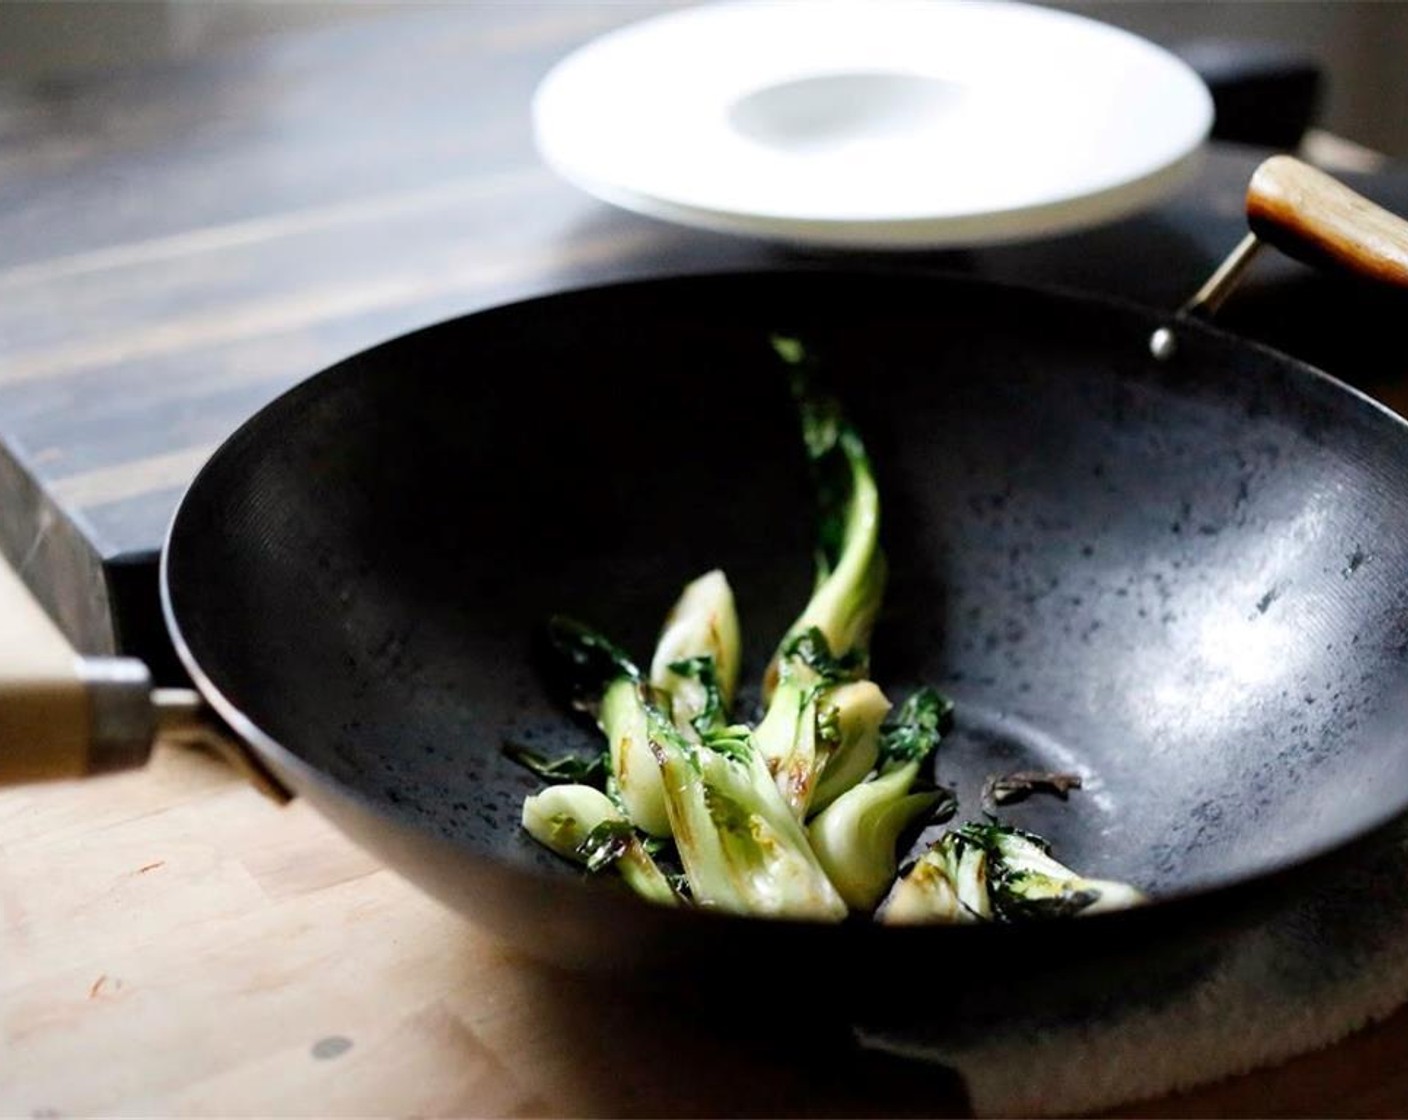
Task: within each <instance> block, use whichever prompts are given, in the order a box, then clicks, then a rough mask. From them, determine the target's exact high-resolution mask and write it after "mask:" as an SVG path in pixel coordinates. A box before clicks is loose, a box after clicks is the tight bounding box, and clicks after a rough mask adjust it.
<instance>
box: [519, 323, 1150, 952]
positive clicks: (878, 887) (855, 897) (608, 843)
mask: <svg viewBox="0 0 1408 1120" xmlns="http://www.w3.org/2000/svg"><path fill="white" fill-rule="evenodd" d="M771 343H772V347H773V350H774V352H775V353H776V354H777V356H778V358H779V359H780V360H781V366H782V371H783V373H785V375H786V376H787V377H788V380H789V385H790V388H791V391H792V396H793V400H794V401H795V403H796V406H797V412H798V415H799V418H800V421H801V434H802V439H803V445H804V447H805V449H806V454H807V459H808V462H809V464H810V467H811V472H812V477H813V482H814V489H815V493H816V498H817V550H816V571H815V583H814V586H813V590H812V593H811V596H810V598H809V599H808V601H807V602H806V604H805V605H804V606H803V608H802V610H801V611H800V613H799V614H798V615H797V617H796V620H795V621H794V622H793V624H792V625H791V626H790V627H789V628H788V630H787V632H786V633H785V634H784V635H783V636H782V638H781V639H780V640H779V641H778V643H777V646H776V650H775V653H774V654H773V657H772V659H771V661H770V662H769V664H768V666H767V668H766V671H765V672H764V674H763V679H762V681H761V682H760V693H761V695H762V697H763V701H764V704H765V709H764V711H763V715H762V718H761V719H760V720H759V722H758V723H757V724H756V725H755V726H750V725H749V724H747V723H744V722H739V721H738V720H737V719H736V718H735V713H734V705H735V701H736V698H737V694H738V687H739V677H740V671H741V665H742V649H743V645H742V640H741V635H740V627H739V620H738V614H737V608H736V605H735V602H734V597H733V592H732V589H731V588H730V586H729V583H728V580H727V578H726V577H725V575H724V573H723V572H721V571H717V570H715V571H710V572H707V573H705V574H704V575H702V576H700V577H699V578H697V579H695V580H693V581H692V582H690V583H688V584H687V585H686V586H685V587H684V589H683V590H682V592H681V593H680V595H679V598H678V600H677V602H676V603H675V605H674V606H673V607H672V608H671V610H670V611H669V612H668V614H667V616H666V618H665V621H664V624H663V626H662V627H661V631H660V634H659V637H658V639H657V641H656V645H655V649H654V651H653V653H652V656H651V658H650V661H649V665H650V669H649V673H648V674H646V673H643V672H642V671H641V670H640V668H638V665H637V662H635V661H634V660H633V659H632V657H631V655H630V654H628V653H627V652H626V651H624V650H623V649H621V648H620V647H619V646H617V645H616V644H614V643H613V642H612V641H611V640H610V639H609V638H608V637H606V636H605V635H603V634H601V633H599V632H598V631H596V630H594V629H593V628H592V627H590V626H587V625H585V624H583V623H581V622H577V621H574V620H572V619H568V618H564V617H556V618H553V619H552V620H551V621H550V623H549V625H548V628H547V633H548V638H549V642H548V645H549V648H550V651H551V660H552V666H553V669H554V671H555V673H556V676H557V677H558V678H559V679H560V680H561V681H563V682H565V685H566V694H567V696H568V698H569V699H570V701H571V703H572V704H573V706H574V707H576V708H577V709H579V710H581V711H584V712H587V713H589V714H590V715H591V716H592V718H593V719H594V721H595V723H596V725H597V727H598V728H599V729H600V731H601V733H602V735H603V737H604V739H605V748H604V750H603V751H602V752H601V754H600V755H599V756H597V757H595V758H586V759H583V758H580V757H575V756H573V757H568V758H563V759H557V760H550V759H545V758H542V757H540V756H538V755H536V754H534V753H532V752H530V751H526V750H524V749H523V748H517V747H516V748H512V756H513V757H514V758H515V759H516V760H517V761H519V762H521V763H523V764H524V765H525V766H527V767H528V768H529V769H530V770H532V772H533V773H534V774H536V775H538V776H539V777H540V778H542V779H544V780H546V781H548V782H553V783H558V784H554V785H550V786H549V787H548V788H547V789H544V790H543V791H541V792H539V793H537V794H534V795H532V796H530V797H528V798H527V800H526V801H525V802H524V805H523V824H524V827H525V828H526V829H527V831H528V832H529V833H530V834H531V835H532V836H533V837H534V839H536V840H538V841H539V842H540V843H542V844H544V845H545V846H547V847H548V848H550V849H551V850H553V851H554V852H556V853H557V854H558V855H560V856H563V857H564V858H566V859H569V860H572V861H574V862H577V863H579V864H581V865H583V866H584V867H585V868H586V869H587V871H588V872H591V873H604V872H608V871H609V872H614V873H615V874H619V875H620V877H621V878H622V879H623V880H624V881H625V882H626V883H627V884H628V885H629V886H630V887H631V888H632V889H633V890H634V891H636V892H637V893H638V894H640V895H641V896H642V897H644V898H646V899H648V900H650V901H652V902H656V903H660V904H664V905H679V904H683V905H689V906H695V907H700V908H705V909H716V910H721V911H727V912H730V913H737V914H749V915H756V916H765V917H785V918H796V919H805V920H812V921H829V922H835V921H840V920H842V919H843V918H845V917H846V915H847V913H848V912H857V913H861V914H873V915H874V917H875V918H876V919H877V920H879V921H882V922H890V923H897V924H898V923H916V922H947V923H961V922H982V921H1001V922H1011V921H1024V920H1028V919H1034V918H1047V917H1054V916H1062V915H1070V914H1084V913H1094V912H1097V911H1099V910H1102V909H1112V908H1115V907H1119V906H1129V905H1134V904H1136V903H1138V902H1139V901H1141V900H1142V897H1143V896H1142V895H1140V893H1139V892H1138V891H1136V890H1134V889H1133V888H1131V887H1128V886H1125V885H1124V884H1120V883H1113V882H1108V881H1103V880H1097V879H1087V878H1084V877H1082V876H1080V875H1078V874H1077V873H1076V872H1074V871H1072V870H1071V869H1069V868H1067V867H1065V866H1063V865H1062V864H1060V863H1058V862H1057V861H1056V860H1055V859H1054V858H1052V856H1051V853H1050V850H1049V847H1048V846H1047V845H1046V843H1045V842H1044V841H1042V840H1041V839H1040V838H1039V837H1036V836H1032V835H1031V834H1029V833H1025V832H1022V831H1020V830H1018V829H1014V828H1010V827H1008V826H1005V825H1003V824H1001V823H999V822H998V821H996V820H994V819H992V818H986V819H984V820H981V821H975V822H969V823H967V824H963V825H960V826H958V827H956V828H949V829H947V830H943V829H944V822H946V821H948V820H949V819H950V818H951V817H952V816H953V815H954V812H955V810H956V808H957V804H956V801H955V798H954V795H953V793H952V791H950V790H947V789H945V788H943V787H942V786H941V785H939V784H938V782H937V780H936V758H937V756H938V754H939V748H940V746H941V744H942V741H943V738H944V736H945V735H946V734H947V732H948V731H949V730H950V728H951V727H952V724H953V718H954V704H953V702H952V701H951V700H950V699H949V698H947V697H945V696H943V695H942V694H941V693H939V692H937V691H936V690H935V689H933V688H930V687H927V686H925V687H920V688H917V689H915V690H914V691H913V692H912V693H911V694H910V695H909V696H908V697H906V698H905V700H904V702H903V703H902V704H901V705H900V706H899V707H898V708H897V709H895V708H892V705H891V703H890V700H889V699H888V698H887V697H886V696H885V694H884V692H883V691H882V690H881V689H880V687H879V686H878V685H877V684H876V683H875V681H873V680H872V679H870V636H871V631H872V629H873V627H874V625H875V620H876V616H877V615H878V613H879V609H880V604H881V598H882V595H883V593H884V587H885V570H886V569H885V557H884V554H883V552H882V551H881V549H880V497H879V490H878V487H877V485H876V482H875V477H874V474H873V472H872V469H871V462H870V458H869V456H868V454H867V452H866V449H865V446H864V444H863V442H862V440H861V438H860V435H859V433H858V432H857V431H856V429H855V428H854V426H853V425H852V424H851V422H850V421H849V420H848V419H847V417H846V415H845V412H844V410H843V409H842V407H841V404H840V399H839V397H838V396H837V394H835V393H834V392H831V391H829V390H827V389H826V388H824V387H823V386H822V384H821V381H820V378H819V376H818V364H817V362H816V361H815V360H814V359H813V358H812V356H811V355H810V354H809V353H808V351H807V348H806V347H805V346H804V345H803V344H802V343H801V342H800V341H799V340H797V339H795V338H790V337H783V336H777V337H774V338H773V339H771ZM1062 777H1064V776H1062ZM597 787H600V788H597ZM1067 788H1078V785H1077V784H1076V783H1075V782H1074V781H1072V782H1069V783H1067V784H1066V785H1065V786H1064V788H1063V789H1062V791H1061V792H1062V793H1064V792H1065V789H1067ZM935 833H938V835H937V836H936V835H935ZM916 847H917V848H918V852H919V854H918V855H917V857H915V858H913V859H911V860H909V861H908V862H907V863H906V865H905V866H904V868H903V869H901V868H900V862H901V858H902V856H903V854H904V853H906V852H908V851H910V850H911V849H912V848H916Z"/></svg>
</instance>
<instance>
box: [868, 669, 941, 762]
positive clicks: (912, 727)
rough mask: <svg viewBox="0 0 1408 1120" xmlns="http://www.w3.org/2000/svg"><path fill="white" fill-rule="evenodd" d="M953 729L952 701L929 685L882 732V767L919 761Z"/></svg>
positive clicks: (904, 705) (908, 702)
mask: <svg viewBox="0 0 1408 1120" xmlns="http://www.w3.org/2000/svg"><path fill="white" fill-rule="evenodd" d="M952 728H953V701H952V700H950V699H949V698H948V697H947V696H944V695H943V694H942V693H939V692H937V691H935V690H934V689H932V688H929V687H928V686H925V687H924V688H921V689H919V690H918V691H917V692H915V693H913V694H912V695H911V696H910V697H909V699H908V700H906V701H905V702H904V703H903V704H902V705H900V709H899V711H898V712H897V713H896V715H895V717H894V718H893V719H891V720H889V721H888V722H887V723H886V724H885V726H884V728H883V730H882V731H881V735H880V762H881V768H882V769H887V768H889V767H892V766H898V765H902V764H903V763H906V762H922V761H923V760H924V759H925V758H927V757H928V756H929V754H930V753H932V752H933V750H934V748H935V747H937V746H938V745H939V740H940V739H942V738H943V737H944V736H945V735H946V734H947V733H948V732H949V731H950V730H951V729H952Z"/></svg>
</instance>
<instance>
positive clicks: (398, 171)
mask: <svg viewBox="0 0 1408 1120" xmlns="http://www.w3.org/2000/svg"><path fill="white" fill-rule="evenodd" d="M665 6H666V5H654V6H653V7H665ZM651 10H652V6H651V5H646V4H631V5H615V4H592V5H577V4H567V3H561V4H555V5H553V4H549V5H523V6H516V5H507V4H479V5H470V6H449V7H446V8H443V9H435V10H430V11H425V10H422V11H418V12H415V13H410V14H406V15H400V16H393V17H387V18H374V19H373V18H365V19H361V20H358V21H355V22H353V23H350V24H347V25H343V26H339V27H337V28H334V29H329V30H324V31H318V32H309V33H301V34H298V35H296V36H287V37H284V38H279V39H271V40H267V41H263V42H257V43H253V44H250V45H245V46H241V47H239V48H236V49H231V50H228V51H226V52H225V53H222V54H219V55H215V56H209V57H206V58H203V59H199V60H193V61H191V62H187V63H183V64H174V65H170V66H167V67H164V68H158V69H151V68H145V69H143V70H141V71H140V72H133V73H131V74H113V75H106V76H103V77H98V78H89V79H84V80H81V81H73V82H53V83H50V84H48V85H44V86H42V87H37V88H31V89H26V90H23V91H11V92H10V93H7V94H0V549H3V551H4V552H5V553H6V554H7V555H8V556H9V557H10V558H11V559H12V561H14V562H15V563H16V564H18V565H19V567H20V569H21V572H22V574H23V575H24V576H25V578H26V580H27V581H28V582H29V583H30V584H31V586H32V587H34V588H35V590H36V592H37V593H38V594H39V595H40V597H41V599H42V601H43V602H44V603H45V605H46V606H47V607H48V609H49V610H50V611H51V613H52V614H53V615H54V616H55V617H56V618H57V619H58V620H59V621H60V623H61V624H62V626H63V627H64V629H65V630H66V631H67V632H68V634H69V636H70V637H71V638H72V640H73V641H74V642H75V643H76V644H77V646H78V647H79V648H80V649H81V650H83V651H84V652H90V653H102V652H113V651H118V652H125V653H131V654H135V655H137V656H141V657H144V658H146V659H147V660H148V661H149V662H150V663H151V664H152V665H153V666H154V668H155V670H156V671H157V674H158V676H159V677H162V678H167V679H170V678H172V677H174V676H175V675H176V674H177V672H178V670H177V669H176V667H175V666H174V663H173V660H172V658H171V656H170V651H169V647H168V646H167V642H166V639H165V636H164V632H163V630H162V627H161V623H160V619H159V612H158V610H157V595H156V559H157V555H158V552H159V548H160V545H161V541H162V538H163V535H164V533H165V529H166V525H167V523H168V521H169V519H170V516H171V514H172V511H173V510H174V508H175V505H176V502H177V500H178V499H179V497H180V494H181V493H182V490H183V488H184V487H185V485H186V484H187V483H188V482H189V480H190V479H191V478H192V477H193V475H194V473H195V471H196V470H197V469H198V468H199V467H200V465H201V464H202V463H203V462H204V460H205V459H206V457H207V456H208V455H209V454H210V453H211V451H212V450H213V449H214V448H215V447H216V446H217V445H218V444H219V442H220V441H221V440H222V439H223V438H224V437H225V436H226V435H228V434H229V433H230V432H231V431H232V430H233V429H234V428H235V427H236V426H237V425H238V424H239V423H240V422H241V421H243V420H244V419H245V418H246V417H248V416H249V415H250V414H251V413H253V412H254V411H255V410H256V409H258V408H259V407H260V406H261V405H263V404H265V403H266V402H267V401H269V400H271V399H272V398H273V397H275V396H276V395H278V394H279V393H280V392H282V391H283V390H284V389H286V388H288V387H289V386H290V385H292V384H294V383H295V382H297V381H298V380H300V379H302V378H304V377H306V376H307V375H309V374H311V373H314V372H316V371H317V370H319V369H320V368H322V367H324V366H326V365H328V364H330V363H332V362H334V361H336V360H337V359H339V358H341V357H344V356H346V355H348V354H350V353H353V352H355V351H356V350H358V349H360V348H362V347H365V346H368V345H370V344H372V343H375V342H378V341H380V340H382V339H385V338H387V337H389V336H392V335H395V334H398V333H400V332H403V331H405V330H408V329H411V328H415V327H419V326H422V325H425V324H427V323H430V322H434V321H436V320H439V319H443V318H447V317H450V316H454V315H458V314H462V313H464V312H467V311H472V310H474V309H476V308H481V307H485V306H488V305H491V304H494V303H499V302H503V301H506V300H509V299H513V298H516V297H519V296H522V295H525V294H529V293H535V292H542V291H547V290H551V289H555V288H561V287H566V286H573V285H581V284H589V283H598V282H603V281H607V280H612V279H618V278H623V277H635V276H645V275H653V274H658V273H664V272H676V271H700V270H717V269H731V268H754V267H778V266H785V265H787V264H789V263H794V262H796V261H798V260H801V259H804V256H805V255H804V254H800V253H797V252H795V251H789V250H786V249H783V248H778V247H771V246H767V245H762V244H757V243H753V242H749V241H744V240H740V239H734V238H730V237H725V236H720V235H712V234H707V233H700V232H696V231H691V230H685V229H681V228H676V227H673V226H669V225H665V224H661V223H657V222H654V221H651V220H648V219H644V218H640V217H637V216H634V215H629V214H625V213H621V212H618V211H615V210H612V209H610V208H608V207H606V206H603V205H601V204H599V203H597V202H595V201H594V200H592V199H590V198H588V197H586V196H584V195H582V194H580V193H579V192H577V191H576V190H574V189H572V188H571V187H569V186H567V185H565V184H563V183H561V182H560V181H558V180H557V179H556V178H554V176H553V175H552V174H551V173H550V172H549V171H548V170H547V169H546V168H545V167H543V166H542V165H541V163H540V162H539V161H538V160H537V158H536V155H535V153H534V150H533V146H532V138H531V129H530V122H529V109H528V106H529V100H530V97H531V94H532V90H533V88H534V85H535V84H536V82H537V80H538V79H539V78H540V77H541V76H542V75H543V74H544V73H545V72H546V70H547V69H548V67H549V66H551V64H552V63H553V62H554V61H555V60H556V59H557V58H559V57H560V56H561V55H563V54H564V53H565V52H566V51H568V50H570V49H571V48H572V47H574V46H576V45H577V44H579V43H581V42H583V41H585V40H587V39H589V38H591V37H593V36H595V35H597V34H599V33H600V32H602V31H603V30H606V29H607V28H609V27H610V26H612V25H615V24H620V23H624V22H627V21H628V20H634V19H638V18H640V17H642V16H643V15H646V14H648V13H649V12H650V11H651ZM1262 154H1264V153H1261V152H1258V151H1255V150H1251V149H1235V148H1229V147H1225V146H1219V147H1216V148H1215V149H1214V150H1213V151H1212V152H1211V154H1210V157H1209V159H1208V162H1207V164H1206V166H1205V169H1204V172H1203V174H1202V176H1201V178H1200V179H1199V180H1198V182H1197V183H1196V184H1194V185H1193V186H1192V187H1191V188H1189V189H1188V190H1186V191H1184V192H1183V193H1182V194H1181V195H1180V196H1179V197H1178V198H1177V199H1175V200H1174V201H1173V202H1172V203H1170V204H1168V205H1166V206H1164V207H1162V208H1160V209H1159V210H1157V211H1156V212H1153V213H1150V214H1146V215H1143V216H1141V217H1138V218H1135V219H1131V220H1128V221H1124V222H1120V223H1117V224H1115V225H1112V226H1107V227H1105V228H1102V229H1100V230H1097V231H1093V232H1089V233H1085V234H1079V235H1073V236H1065V237H1060V238H1055V239H1051V240H1048V241H1044V242H1040V243H1033V244H1028V245H1022V246H1011V247H1003V248H998V249H992V250H985V251H981V252H967V253H947V254H913V255H905V256H903V257H900V258H890V259H889V263H898V264H900V265H901V266H903V267H914V268H944V269H949V270H959V271H963V272H967V273H971V274H974V275H977V276H981V277H992V278H999V279H1004V280H1018V281H1026V282H1033V283H1054V284H1060V285H1064V286H1068V287H1075V288H1080V289H1084V290H1089V291H1095V292H1107V293H1115V294H1118V295H1121V296H1123V297H1126V298H1131V299H1137V300H1141V301H1144V302H1148V303H1152V304H1155V305H1160V306H1166V307H1170V308H1172V307H1173V306H1175V305H1177V304H1178V303H1179V302H1180V301H1181V300H1182V299H1183V297H1184V296H1185V295H1187V294H1188V293H1189V292H1190V291H1191V289H1192V288H1194V287H1196V285H1197V284H1198V283H1199V281H1200V280H1201V279H1202V277H1203V276H1204V275H1205V274H1206V272H1207V271H1208V270H1209V269H1210V268H1211V267H1212V266H1213V265H1214V264H1215V262H1216V261H1217V260H1218V259H1219V258H1220V257H1221V256H1222V255H1223V254H1224V253H1225V252H1226V251H1227V250H1228V249H1230V248H1231V246H1232V245H1233V244H1234V243H1235V242H1236V240H1237V239H1238V237H1239V236H1240V234H1241V232H1242V228H1243V224H1242V219H1241V202H1240V199H1241V192H1242V190H1243V189H1244V187H1245V183H1246V180H1247V178H1248V177H1249V175H1250V172H1251V169H1252V168H1253V167H1254V166H1255V163H1256V162H1257V160H1258V159H1259V158H1260V156H1261V155H1262ZM1355 182H1356V185H1357V186H1359V187H1360V189H1362V190H1364V191H1365V193H1367V194H1369V195H1371V196H1372V197H1374V198H1376V199H1377V200H1379V201H1380V202H1382V203H1384V204H1385V205H1388V206H1390V207H1391V208H1394V209H1397V210H1399V211H1400V212H1408V173H1405V172H1404V171H1401V170H1390V171H1388V172H1386V173H1383V174H1376V175H1374V176H1372V177H1368V178H1362V177H1361V178H1359V179H1357V180H1355ZM810 259H812V260H815V259H816V258H815V256H813V257H811V258H810ZM836 259H844V260H852V259H854V255H849V256H846V257H844V258H841V257H838V258H836ZM1402 310H1403V304H1402V302H1398V303H1394V302H1393V300H1392V299H1391V297H1387V296H1379V295H1373V294H1369V293H1365V292H1363V291H1362V290H1360V289H1357V288H1353V287H1351V286H1349V285H1344V284H1338V283H1335V282H1331V281H1326V280H1321V279H1317V278H1313V277H1311V276H1310V275H1309V274H1308V273H1306V272H1305V271H1304V270H1302V269H1300V268H1299V266H1293V265H1289V264H1285V263H1283V262H1268V263H1266V264H1263V265H1261V266H1259V271H1258V273H1257V274H1256V276H1255V277H1254V278H1253V282H1252V284H1251V286H1250V288H1249V289H1248V290H1247V291H1246V292H1244V293H1242V294H1240V295H1239V296H1238V298H1237V299H1236V300H1235V301H1234V303H1233V304H1232V306H1231V307H1230V308H1229V311H1228V317H1227V322H1228V323H1229V325H1231V326H1233V327H1234V328H1236V329H1240V330H1243V331H1245V332H1246V333H1248V334H1250V335H1252V336H1253V337H1258V338H1261V339H1264V340H1267V341H1270V342H1272V343H1273V344H1277V345H1280V346H1281V347H1282V348H1285V349H1288V350H1290V351H1291V352H1292V353H1295V354H1297V355H1299V356H1303V357H1306V358H1309V359H1311V360H1314V361H1317V362H1319V363H1320V364H1322V365H1323V366H1325V367H1326V368H1328V369H1329V370H1330V371H1331V372H1334V373H1336V374H1338V375H1340V376H1343V377H1345V378H1347V379H1349V380H1352V381H1356V382H1358V383H1360V384H1362V385H1365V386H1367V387H1369V388H1370V389H1371V390H1372V389H1375V388H1376V387H1383V386H1386V387H1388V390H1389V391H1392V384H1393V379H1394V378H1395V377H1397V376H1399V375H1400V371H1399V369H1398V368H1397V367H1398V363H1397V362H1395V361H1394V360H1392V358H1391V355H1392V353H1393V349H1392V347H1391V346H1390V345H1389V343H1390V340H1391V339H1393V329H1394V325H1395V324H1394V320H1395V319H1396V318H1398V317H1399V316H1401V314H1402Z"/></svg>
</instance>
